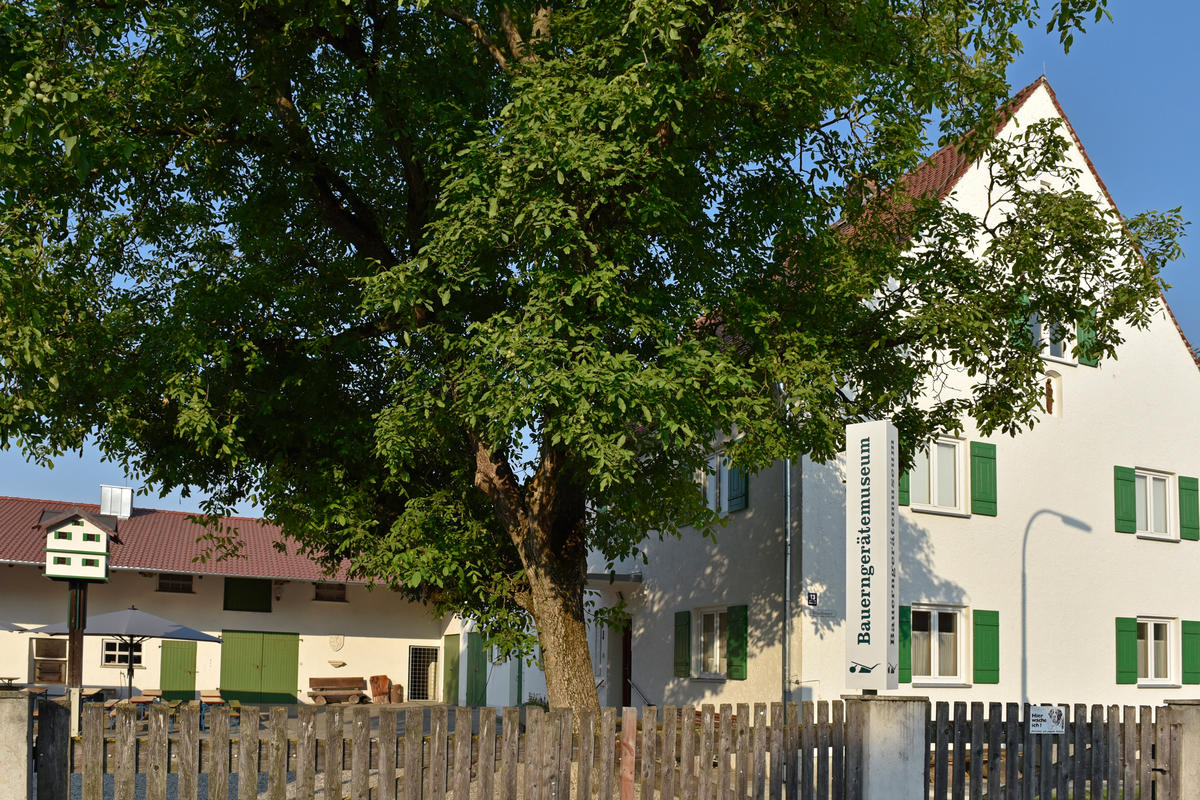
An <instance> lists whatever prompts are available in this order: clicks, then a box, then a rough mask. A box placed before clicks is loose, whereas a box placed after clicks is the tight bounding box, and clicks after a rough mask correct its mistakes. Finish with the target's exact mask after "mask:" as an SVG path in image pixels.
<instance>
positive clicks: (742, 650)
mask: <svg viewBox="0 0 1200 800" xmlns="http://www.w3.org/2000/svg"><path fill="white" fill-rule="evenodd" d="M726 613H727V615H728V616H727V618H726V624H727V625H728V626H729V629H728V634H727V635H728V637H729V638H728V639H727V640H726V648H727V649H726V655H725V660H726V673H725V675H726V677H728V678H729V680H731V681H744V680H746V659H747V655H748V654H749V649H750V648H749V647H747V644H748V639H749V635H748V634H749V627H750V626H749V615H748V609H747V608H746V606H730V607H729V610H728V612H726Z"/></svg>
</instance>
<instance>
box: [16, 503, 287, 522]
mask: <svg viewBox="0 0 1200 800" xmlns="http://www.w3.org/2000/svg"><path fill="white" fill-rule="evenodd" d="M0 500H21V501H24V502H27V503H54V504H57V505H64V506H74V507H76V508H96V509H99V508H100V504H99V503H85V502H79V501H75V500H51V499H48V498H44V497H19V496H17V495H0ZM134 510H135V511H150V512H153V513H155V514H177V515H179V516H185V517H203V516H207V515H206V514H205V513H204V512H203V511H179V510H178V509H174V508H150V507H147V506H134ZM217 518H218V519H237V520H243V521H245V522H257V523H260V524H262V525H270V526H272V527H279V526H278V525H276V524H275V523H273V522H270V521H268V520H267V519H266V518H265V517H247V516H242V515H240V514H225V515H220V516H218V517H217Z"/></svg>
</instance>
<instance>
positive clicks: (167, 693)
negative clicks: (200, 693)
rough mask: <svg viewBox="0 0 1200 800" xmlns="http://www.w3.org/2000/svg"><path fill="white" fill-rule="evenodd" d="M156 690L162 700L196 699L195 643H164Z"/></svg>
mask: <svg viewBox="0 0 1200 800" xmlns="http://www.w3.org/2000/svg"><path fill="white" fill-rule="evenodd" d="M160 664H161V667H160V669H161V674H160V676H159V679H158V688H159V689H161V690H162V693H163V699H164V700H195V699H196V643H195V642H172V641H164V642H163V643H162V651H161V661H160Z"/></svg>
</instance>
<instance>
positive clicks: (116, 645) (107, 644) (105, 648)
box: [100, 639, 142, 667]
mask: <svg viewBox="0 0 1200 800" xmlns="http://www.w3.org/2000/svg"><path fill="white" fill-rule="evenodd" d="M100 663H101V664H102V665H103V666H106V667H128V666H129V664H130V663H132V664H133V666H135V667H140V666H141V665H142V643H141V642H133V643H130V642H123V641H121V640H120V639H105V640H104V641H103V642H102V643H101V646H100Z"/></svg>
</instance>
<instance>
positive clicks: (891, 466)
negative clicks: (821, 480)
mask: <svg viewBox="0 0 1200 800" xmlns="http://www.w3.org/2000/svg"><path fill="white" fill-rule="evenodd" d="M899 447H900V442H899V436H897V434H896V427H895V426H894V425H892V423H891V422H888V421H886V420H883V421H872V422H857V423H854V424H853V425H848V426H846V687H847V688H848V689H851V690H854V689H895V688H896V687H897V685H898V683H897V678H898V677H899V676H898V674H897V673H898V666H899V664H898V662H899V654H900V653H899V651H900V648H899V644H898V638H897V637H898V636H899V606H898V605H897V596H898V594H899V592H898V589H899V586H898V584H899V577H898V576H897V574H896V536H897V527H898V521H899V514H900V511H899V496H898V487H897V480H898V479H899V473H898V469H897V467H898V464H899Z"/></svg>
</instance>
